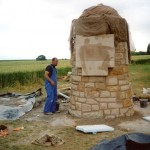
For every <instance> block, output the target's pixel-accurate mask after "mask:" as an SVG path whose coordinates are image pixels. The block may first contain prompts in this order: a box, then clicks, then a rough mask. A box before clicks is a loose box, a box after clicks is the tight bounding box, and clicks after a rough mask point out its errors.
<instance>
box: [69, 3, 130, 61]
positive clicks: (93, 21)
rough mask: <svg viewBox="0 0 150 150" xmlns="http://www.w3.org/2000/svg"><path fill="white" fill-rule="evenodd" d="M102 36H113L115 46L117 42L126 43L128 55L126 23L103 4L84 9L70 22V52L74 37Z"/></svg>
mask: <svg viewBox="0 0 150 150" xmlns="http://www.w3.org/2000/svg"><path fill="white" fill-rule="evenodd" d="M102 34H114V36H115V45H117V43H118V42H127V44H128V50H129V52H128V53H129V54H130V43H129V30H128V23H127V22H126V20H125V19H124V18H122V17H121V16H120V15H119V14H118V12H117V11H116V10H115V9H113V8H112V7H110V6H106V5H103V4H100V5H97V6H93V7H90V8H88V9H85V10H84V11H83V13H82V14H81V16H80V17H79V18H78V19H74V20H73V21H72V25H71V32H70V49H71V51H73V49H74V42H75V40H74V39H75V38H76V35H82V36H95V35H102ZM129 60H130V58H129Z"/></svg>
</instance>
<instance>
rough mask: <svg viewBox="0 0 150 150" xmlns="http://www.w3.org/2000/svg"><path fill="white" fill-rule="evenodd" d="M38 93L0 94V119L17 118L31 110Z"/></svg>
mask: <svg viewBox="0 0 150 150" xmlns="http://www.w3.org/2000/svg"><path fill="white" fill-rule="evenodd" d="M35 96H36V94H35V93H34V92H33V93H30V94H25V95H21V94H16V93H8V94H3V95H0V120H16V119H18V118H19V117H21V116H23V115H24V114H25V113H26V112H28V111H30V110H31V109H32V108H33V105H34V104H35Z"/></svg>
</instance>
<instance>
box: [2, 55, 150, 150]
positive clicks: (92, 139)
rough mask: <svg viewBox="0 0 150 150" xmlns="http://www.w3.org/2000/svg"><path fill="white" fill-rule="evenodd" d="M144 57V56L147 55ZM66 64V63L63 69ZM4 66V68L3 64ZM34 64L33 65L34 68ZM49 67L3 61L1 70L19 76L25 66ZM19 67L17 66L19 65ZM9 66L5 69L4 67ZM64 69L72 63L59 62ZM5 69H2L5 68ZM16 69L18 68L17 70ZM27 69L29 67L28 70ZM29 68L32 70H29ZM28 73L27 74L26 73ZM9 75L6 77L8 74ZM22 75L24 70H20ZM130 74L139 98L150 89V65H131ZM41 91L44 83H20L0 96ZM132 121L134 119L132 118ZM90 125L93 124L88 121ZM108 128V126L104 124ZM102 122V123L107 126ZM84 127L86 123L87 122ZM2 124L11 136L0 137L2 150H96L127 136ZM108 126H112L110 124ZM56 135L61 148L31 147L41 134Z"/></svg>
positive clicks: (33, 123)
mask: <svg viewBox="0 0 150 150" xmlns="http://www.w3.org/2000/svg"><path fill="white" fill-rule="evenodd" d="M144 56H145V55H144ZM144 56H133V57H132V59H133V60H138V59H147V57H149V56H145V57H144ZM63 62H66V64H65V65H64V64H63ZM1 63H2V64H1ZM32 63H33V64H32ZM48 63H49V61H45V62H38V61H18V62H17V61H9V62H5V61H0V69H2V68H5V67H6V68H7V69H8V70H7V71H8V72H10V70H9V69H12V70H11V71H13V70H14V71H15V72H17V71H18V70H19V69H18V68H20V69H22V68H23V67H21V64H22V65H23V66H24V68H23V69H25V68H26V69H27V70H28V69H33V68H34V69H39V68H40V69H43V68H45V66H46V65H47V64H48ZM16 64H17V65H16ZM3 65H6V66H3ZM61 65H63V66H64V67H65V66H69V67H70V63H69V60H62V61H61V60H60V61H59V65H58V67H60V68H61V67H62V66H61ZM2 66H3V67H2ZM15 66H17V67H15ZM26 66H28V67H26ZM29 66H30V67H29ZM27 70H26V71H27ZM7 71H6V73H7ZM20 71H21V70H20ZM129 71H130V78H131V82H132V87H133V91H134V93H136V94H140V91H141V90H142V88H143V87H145V88H148V87H150V64H142V65H141V64H130V65H129ZM65 84H66V85H68V83H66V82H65V81H64V80H63V79H60V80H59V81H58V86H59V87H61V86H64V85H65ZM40 87H42V88H43V91H44V85H43V81H41V82H36V83H34V84H29V85H20V84H19V83H18V84H16V86H15V87H5V88H4V89H0V92H2V90H3V92H4V91H5V90H6V91H8V92H29V91H31V92H32V91H35V90H36V89H38V88H40ZM131 120H132V118H131ZM89 122H91V120H90V121H89ZM104 122H105V124H107V123H108V122H107V121H106V120H105V121H104ZM104 122H103V123H104ZM84 123H85V122H84ZM97 123H102V122H100V120H97ZM113 123H114V121H112V124H110V126H114V124H113ZM0 124H4V125H6V126H8V128H9V135H8V136H7V137H5V138H2V137H0V150H37V149H38V150H49V149H52V150H64V149H66V150H68V149H69V150H78V149H82V150H87V149H89V148H91V147H93V146H94V145H95V144H96V143H98V142H99V141H100V140H102V139H112V138H115V137H117V136H120V135H122V134H124V133H125V131H119V130H117V129H115V131H114V132H107V133H106V132H104V133H98V134H96V135H93V134H83V133H81V132H77V131H76V130H75V128H74V127H64V128H61V129H57V128H55V127H49V124H48V123H47V122H43V121H40V122H39V121H30V122H28V121H26V120H21V119H18V120H15V121H1V122H0ZM108 125H109V123H108ZM20 126H24V130H20V131H18V132H15V131H13V130H12V129H13V128H15V127H20ZM53 132H54V133H56V135H59V136H60V137H61V138H62V139H63V140H64V141H65V144H63V145H61V146H58V147H42V146H36V145H33V144H31V141H33V140H35V139H37V137H39V135H40V134H42V133H50V134H51V133H53Z"/></svg>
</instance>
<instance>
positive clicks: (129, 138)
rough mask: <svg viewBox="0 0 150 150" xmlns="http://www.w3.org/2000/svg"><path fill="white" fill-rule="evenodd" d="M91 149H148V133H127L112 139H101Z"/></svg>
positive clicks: (149, 139)
mask: <svg viewBox="0 0 150 150" xmlns="http://www.w3.org/2000/svg"><path fill="white" fill-rule="evenodd" d="M91 150H150V135H148V134H143V133H129V134H124V135H122V136H119V137H117V138H114V139H112V140H102V141H101V142H100V143H98V144H96V145H95V146H94V147H93V148H91Z"/></svg>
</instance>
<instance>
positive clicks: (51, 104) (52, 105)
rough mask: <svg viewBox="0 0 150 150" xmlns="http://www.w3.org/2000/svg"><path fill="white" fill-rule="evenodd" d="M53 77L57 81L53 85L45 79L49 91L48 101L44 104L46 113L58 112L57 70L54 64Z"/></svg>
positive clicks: (47, 91)
mask: <svg viewBox="0 0 150 150" xmlns="http://www.w3.org/2000/svg"><path fill="white" fill-rule="evenodd" d="M52 68H53V70H52V75H51V79H52V80H53V81H54V82H55V86H52V85H51V84H50V83H49V81H48V80H45V89H46V93H47V97H46V102H45V106H44V113H48V112H53V113H54V112H56V100H57V71H56V68H54V67H53V66H52Z"/></svg>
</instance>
